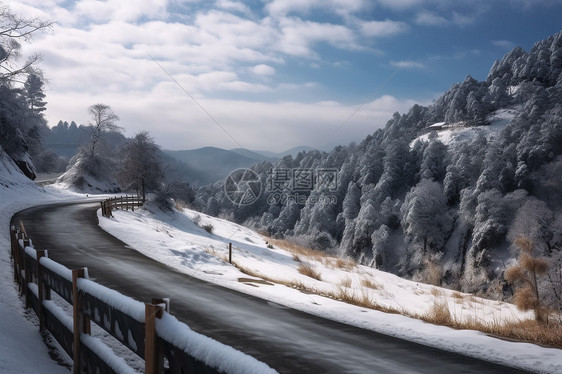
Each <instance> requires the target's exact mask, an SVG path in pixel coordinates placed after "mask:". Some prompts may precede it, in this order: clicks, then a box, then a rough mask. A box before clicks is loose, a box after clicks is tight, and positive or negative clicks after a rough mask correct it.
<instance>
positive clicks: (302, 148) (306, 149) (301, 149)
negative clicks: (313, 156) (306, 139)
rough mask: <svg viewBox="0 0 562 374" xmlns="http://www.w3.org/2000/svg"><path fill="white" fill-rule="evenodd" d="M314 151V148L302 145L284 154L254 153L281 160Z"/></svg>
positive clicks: (260, 151)
mask: <svg viewBox="0 0 562 374" xmlns="http://www.w3.org/2000/svg"><path fill="white" fill-rule="evenodd" d="M313 150H314V148H312V147H308V146H306V145H300V146H297V147H293V148H291V149H287V150H286V151H284V152H271V151H262V150H259V151H253V152H255V153H258V154H260V155H263V156H266V157H269V158H274V159H280V158H283V157H285V156H288V155H291V156H293V157H295V156H296V155H297V154H299V153H300V152H310V151H313Z"/></svg>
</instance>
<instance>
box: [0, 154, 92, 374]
mask: <svg viewBox="0 0 562 374" xmlns="http://www.w3.org/2000/svg"><path fill="white" fill-rule="evenodd" d="M81 198H83V196H82V195H77V194H70V193H67V192H62V191H56V190H54V189H52V188H50V187H38V186H36V185H35V184H34V183H33V182H32V181H31V180H29V179H28V178H27V177H26V176H24V175H23V174H22V173H21V172H20V171H19V169H18V168H17V166H16V165H15V164H14V162H13V161H12V160H11V159H10V158H9V157H8V156H6V154H5V153H4V152H3V151H2V150H1V149H0V211H1V212H2V214H1V215H0V227H2V228H3V229H2V230H0V287H1V288H2V297H1V298H0V316H3V317H4V318H0V371H1V372H2V373H45V374H59V373H60V374H62V373H68V369H66V368H65V367H63V366H60V365H58V364H57V363H56V362H55V361H53V360H52V359H51V358H50V357H49V352H48V348H47V346H46V345H45V344H44V343H43V340H42V338H41V335H40V334H39V328H38V326H37V325H36V324H34V323H33V322H32V321H30V319H31V320H34V318H33V317H29V314H26V313H25V312H24V307H23V303H22V300H21V299H20V297H19V295H18V292H17V288H16V286H15V284H14V279H13V272H12V263H11V260H10V233H9V230H8V228H9V224H10V219H11V217H12V215H13V214H14V213H16V212H18V211H20V210H22V209H25V208H28V207H31V206H34V205H39V204H48V203H54V202H57V201H63V200H71V199H81ZM7 316H9V318H8V317H7ZM30 352H32V357H31V359H30ZM61 355H64V353H62V351H61Z"/></svg>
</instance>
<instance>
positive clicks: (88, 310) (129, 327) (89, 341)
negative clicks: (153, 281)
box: [10, 222, 276, 374]
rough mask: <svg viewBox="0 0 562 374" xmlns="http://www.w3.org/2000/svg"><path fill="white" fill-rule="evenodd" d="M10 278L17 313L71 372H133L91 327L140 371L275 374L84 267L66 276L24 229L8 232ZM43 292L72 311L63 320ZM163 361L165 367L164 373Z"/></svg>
mask: <svg viewBox="0 0 562 374" xmlns="http://www.w3.org/2000/svg"><path fill="white" fill-rule="evenodd" d="M10 238H11V257H12V261H13V270H14V280H15V281H16V283H17V284H18V286H19V291H20V294H21V295H22V296H23V297H24V298H25V307H26V308H32V309H33V310H34V311H35V313H36V314H37V316H38V318H39V329H40V331H45V330H48V331H49V332H50V333H51V335H52V336H53V337H54V338H55V339H56V340H57V342H58V343H59V344H60V346H61V347H62V348H63V350H64V351H65V352H66V353H67V354H68V355H69V357H71V358H72V359H73V361H74V369H73V370H74V373H100V374H105V373H136V371H134V370H133V369H131V368H130V367H129V366H128V365H127V364H126V362H125V360H124V359H123V358H122V357H118V356H117V355H116V354H115V353H114V352H113V350H111V348H109V347H108V346H106V345H105V344H104V343H103V342H102V341H101V340H99V339H97V338H94V337H92V336H91V335H90V332H91V323H92V322H94V323H95V324H97V325H99V326H100V327H101V328H102V329H104V330H105V331H107V332H108V333H109V334H110V335H111V336H113V337H114V338H116V339H117V340H118V341H119V342H120V343H121V344H123V345H124V346H126V347H127V348H129V349H130V350H131V351H132V352H134V353H135V354H136V355H138V356H139V357H140V358H142V359H144V361H145V373H147V374H153V373H154V374H159V373H164V372H165V373H170V374H180V373H205V374H214V373H233V374H250V373H275V372H276V371H275V370H273V369H271V368H270V367H269V366H267V365H266V364H264V363H263V362H260V361H258V360H256V359H255V358H253V357H250V356H248V355H246V354H244V353H242V352H240V351H237V350H235V349H234V348H232V347H229V346H226V345H224V344H222V343H219V342H217V341H215V340H213V339H211V338H208V337H206V336H204V335H201V334H199V333H196V332H194V331H192V330H191V329H190V328H189V327H188V326H187V325H185V324H184V323H181V322H179V321H178V320H177V319H176V318H175V317H173V316H172V315H170V314H169V302H167V300H162V299H153V300H152V302H151V303H146V304H145V303H141V302H139V301H136V300H134V299H132V298H130V297H128V296H125V295H122V294H120V293H119V292H117V291H115V290H112V289H110V288H107V287H105V286H102V285H100V284H98V283H96V282H93V281H91V280H89V279H88V272H87V269H86V268H82V269H76V270H70V269H68V268H67V267H65V266H63V265H61V264H59V263H57V262H55V261H53V260H51V259H50V258H48V254H47V251H44V250H36V249H35V248H33V244H32V242H31V240H30V239H29V238H28V237H27V234H26V232H25V228H24V226H23V224H22V223H21V222H20V227H19V228H16V227H14V226H12V227H11V228H10ZM51 292H55V293H56V294H58V295H59V296H60V297H61V298H62V299H63V300H65V301H66V302H68V303H69V304H71V305H72V309H73V315H72V316H69V315H68V314H66V312H64V311H63V310H62V309H61V308H60V307H59V306H58V305H56V304H55V303H54V302H53V301H52V300H51ZM164 359H166V362H167V367H164V362H165V360H164Z"/></svg>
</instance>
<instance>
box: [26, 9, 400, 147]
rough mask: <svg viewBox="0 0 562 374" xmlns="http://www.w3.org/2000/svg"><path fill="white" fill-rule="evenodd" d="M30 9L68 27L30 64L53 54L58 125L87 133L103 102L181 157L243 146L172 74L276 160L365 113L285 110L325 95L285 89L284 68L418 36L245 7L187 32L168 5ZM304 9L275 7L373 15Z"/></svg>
mask: <svg viewBox="0 0 562 374" xmlns="http://www.w3.org/2000/svg"><path fill="white" fill-rule="evenodd" d="M23 1H24V3H23V5H19V8H18V9H21V10H22V11H23V12H24V14H33V15H46V16H48V18H55V17H58V16H61V18H62V21H60V19H58V18H57V20H59V21H60V22H58V24H57V26H56V27H55V30H54V32H53V33H52V34H46V35H43V36H40V37H38V38H37V41H36V42H35V43H33V44H32V45H27V44H26V45H25V46H24V48H25V51H24V52H25V53H31V52H35V51H37V52H41V53H42V54H43V55H44V60H43V62H42V64H41V67H42V68H43V69H44V71H45V75H46V76H47V77H48V78H49V80H50V82H51V83H50V85H49V87H48V91H47V92H46V93H47V101H48V105H47V111H46V116H47V118H48V119H49V121H50V124H51V125H54V124H56V123H57V122H58V121H59V120H61V119H62V120H75V121H76V122H77V123H86V122H87V121H88V120H89V118H88V115H87V108H88V106H90V105H92V104H93V103H97V102H102V103H106V104H108V105H110V106H111V107H112V108H113V109H114V110H115V112H116V113H117V114H118V115H119V116H120V117H121V124H122V125H123V126H125V128H126V129H127V130H128V131H127V135H133V134H134V133H136V132H137V131H139V130H148V131H151V132H152V134H153V135H154V136H155V138H156V140H157V141H158V142H159V143H160V144H161V145H162V146H163V147H164V148H175V149H181V148H184V149H185V148H195V147H200V146H205V145H210V144H212V145H216V146H223V147H228V148H233V147H236V146H237V145H236V144H232V140H231V139H230V138H229V137H228V136H226V135H225V134H224V132H222V130H221V129H220V128H219V127H218V126H217V125H216V124H215V123H213V121H212V120H211V119H210V118H209V117H208V116H207V115H206V114H205V113H204V112H203V111H202V110H201V109H200V108H199V107H198V106H197V105H196V104H195V103H194V102H193V101H192V100H191V99H190V98H189V96H188V95H186V93H185V92H184V91H183V90H182V88H180V87H179V86H178V85H177V84H176V83H175V82H173V80H172V79H171V78H170V76H169V75H168V74H171V75H172V76H173V77H174V78H175V79H176V80H177V81H178V82H179V83H180V84H181V86H182V87H183V88H184V89H185V90H186V91H187V92H189V93H190V94H191V95H192V96H193V97H195V98H196V99H197V100H198V101H199V102H200V103H201V105H203V106H204V107H205V108H206V109H207V110H208V111H209V112H210V113H211V114H212V115H213V116H214V117H215V118H216V119H217V120H218V121H219V122H220V123H221V124H222V125H223V126H224V127H225V128H226V129H227V130H228V131H229V132H231V133H232V134H234V135H235V136H236V138H237V139H239V141H240V142H241V145H243V146H245V147H250V148H264V147H268V144H273V143H274V144H275V147H276V149H275V150H283V149H286V148H289V147H292V146H294V145H297V144H309V145H313V146H320V144H318V143H319V142H321V140H322V139H321V138H322V137H323V136H327V134H328V133H329V131H330V130H331V131H333V130H334V129H335V128H337V127H338V126H340V125H341V123H342V122H343V121H344V120H346V119H347V118H348V117H349V115H350V114H351V113H353V112H354V111H355V110H356V106H354V105H344V104H341V103H338V102H335V101H331V102H326V101H324V102H319V103H297V102H288V101H286V99H285V100H283V99H282V97H283V96H282V95H286V96H285V97H298V96H299V95H301V94H302V93H303V92H304V93H306V91H307V90H319V89H322V87H321V84H320V83H318V82H313V81H310V78H308V80H306V81H295V82H283V81H278V80H275V78H278V77H277V74H276V66H278V64H286V63H287V61H286V59H288V58H289V57H292V56H297V57H301V59H302V60H304V62H303V65H310V63H311V62H315V63H318V66H324V65H323V64H324V61H321V57H322V56H321V55H319V54H318V48H317V47H318V45H320V44H324V45H329V46H331V47H334V48H337V49H343V50H354V49H359V48H360V46H359V45H358V42H357V38H358V37H359V36H358V35H357V34H356V32H357V30H358V28H359V29H360V30H361V31H362V32H364V33H365V34H364V35H366V36H371V37H378V36H390V35H394V34H397V33H400V32H404V31H406V30H408V27H407V25H406V24H404V23H401V22H395V21H390V20H386V21H378V22H377V21H369V22H364V23H363V24H361V25H360V26H357V24H355V23H353V22H354V21H355V20H357V18H355V16H350V18H347V19H344V21H343V22H340V23H321V22H314V21H311V20H306V19H302V18H299V17H293V16H286V15H281V16H275V17H273V16H271V17H270V16H265V17H263V18H261V19H260V18H258V17H257V15H252V16H249V17H245V16H244V15H246V14H248V13H247V9H246V8H244V6H242V5H243V4H241V3H240V2H235V1H229V0H219V1H218V2H216V3H213V4H216V6H218V7H219V8H218V9H208V8H206V7H205V6H203V5H201V6H202V7H199V5H198V6H197V7H194V10H193V12H192V13H190V14H189V19H181V22H180V21H179V20H178V18H177V17H174V18H173V20H171V19H170V15H169V14H167V12H168V11H169V9H167V8H166V6H165V5H166V1H164V0H161V1H157V2H151V1H149V0H143V1H139V2H134V3H133V2H131V3H129V4H125V5H123V4H121V3H122V2H118V1H116V0H109V1H106V2H101V1H93V0H81V1H79V2H77V3H76V5H75V6H73V7H69V8H64V7H63V6H62V5H61V4H67V2H62V3H61V2H55V1H54V0H50V1H49V0H47V1H46V2H41V1H37V0H23ZM298 3H303V2H291V1H288V0H287V1H274V2H272V3H270V5H271V7H270V8H268V9H269V10H270V11H273V10H275V7H273V4H276V6H277V7H278V8H277V9H278V12H279V13H277V14H283V12H284V11H283V6H282V5H283V4H284V6H285V8H284V9H286V10H287V12H295V11H304V12H306V11H308V10H307V9H313V8H314V9H317V7H320V6H322V4H324V5H325V6H326V7H327V8H328V9H329V10H330V11H332V12H334V14H338V15H342V16H343V15H346V16H349V15H351V14H353V13H356V12H358V11H359V10H361V9H363V7H365V6H366V5H365V4H366V3H365V2H364V1H362V0H355V1H346V0H330V1H328V2H324V1H321V0H313V1H311V4H312V5H310V6H311V7H313V8H306V7H305V8H306V9H305V8H299V6H300V5H298ZM304 3H306V2H304ZM43 4H45V5H43ZM117 4H121V5H123V8H119V7H117ZM151 4H153V5H154V8H151V6H150V5H151ZM201 4H207V5H208V3H206V2H201ZM183 5H184V6H189V4H187V5H185V4H183ZM132 8H135V9H132ZM33 12H35V13H33ZM230 12H234V13H230ZM149 54H150V55H149ZM151 56H153V57H154V58H155V59H156V60H157V61H158V63H157V62H155V61H153V60H152V58H151ZM301 62H302V61H301ZM159 65H160V66H159ZM163 69H165V71H164V70H163ZM233 93H235V94H236V96H238V97H240V98H244V97H245V96H244V95H243V94H244V93H250V94H255V93H268V94H271V93H275V94H278V96H276V97H278V98H279V97H281V99H278V100H279V102H271V103H267V102H252V101H248V100H244V99H240V100H226V99H222V100H219V99H217V97H230V96H232V95H233ZM225 95H227V96H225ZM289 95H290V96H289ZM272 96H274V95H273V94H272ZM294 100H297V99H294ZM409 105H410V102H409V101H407V100H406V101H402V100H398V99H390V98H389V97H385V98H381V99H378V100H376V101H375V102H373V103H370V104H369V105H366V106H365V107H364V108H363V109H362V110H361V111H359V112H358V113H357V114H356V115H355V116H354V118H353V120H352V121H351V122H350V123H349V124H348V125H346V126H345V131H341V132H339V133H338V134H337V136H336V137H335V138H333V139H330V141H333V142H335V144H346V143H349V142H350V141H359V140H361V139H362V138H363V137H364V136H366V135H367V134H370V133H372V132H373V131H374V130H375V129H376V128H378V127H381V126H384V124H385V123H386V121H387V120H388V119H389V118H390V116H391V115H392V113H393V112H394V111H396V110H407V109H408V108H407V107H406V106H409ZM272 140H274V142H272ZM335 144H334V145H335Z"/></svg>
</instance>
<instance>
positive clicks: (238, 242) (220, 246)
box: [0, 152, 562, 374]
mask: <svg viewBox="0 0 562 374" xmlns="http://www.w3.org/2000/svg"><path fill="white" fill-rule="evenodd" d="M83 198H84V195H80V194H76V193H72V192H68V191H65V190H61V189H56V188H53V187H45V188H41V187H37V186H36V185H35V184H34V183H32V182H31V181H29V180H28V179H27V178H26V177H24V176H23V175H22V174H21V173H19V171H17V170H16V168H15V167H14V165H13V163H11V162H10V161H9V160H7V159H6V158H5V157H4V156H3V153H1V152H0V210H1V211H2V214H1V215H0V227H4V229H2V230H0V287H1V288H2V290H3V291H2V298H0V315H1V316H3V317H4V318H1V319H0V373H46V374H53V373H57V374H58V373H68V369H67V368H65V367H63V366H60V365H58V364H57V363H56V362H55V361H53V360H51V359H50V357H49V354H48V349H47V347H46V346H45V344H44V343H43V341H42V338H41V336H40V335H39V332H38V326H37V322H36V318H35V317H34V316H33V313H26V312H25V311H24V308H23V304H22V301H21V299H20V298H19V296H18V292H17V288H16V286H15V284H14V282H13V279H12V269H11V261H10V258H9V257H10V255H9V253H10V248H9V246H10V241H9V232H8V225H9V220H10V218H11V216H12V215H13V214H14V213H15V212H17V211H19V210H22V209H25V208H27V207H30V206H34V205H40V204H47V203H54V202H58V201H68V200H77V199H83ZM114 214H115V218H114V219H105V218H103V219H102V218H100V221H101V225H102V227H103V228H104V229H106V230H107V231H109V232H111V233H112V234H114V235H115V236H117V237H119V238H121V239H122V240H123V241H125V242H127V243H128V244H129V245H130V246H132V247H134V248H136V249H137V250H139V251H140V252H142V253H144V254H146V255H148V256H150V257H152V258H155V259H157V260H158V261H161V262H163V263H166V264H168V265H169V266H171V267H173V268H175V269H177V270H178V271H181V272H184V273H187V274H189V275H192V276H194V277H197V278H201V279H204V280H207V281H210V282H214V283H218V284H221V285H223V286H226V287H229V288H232V289H236V290H239V291H242V292H246V293H248V294H252V295H256V296H259V297H262V298H264V299H268V300H271V301H275V302H277V303H280V304H284V305H287V306H290V307H293V308H296V309H300V310H303V311H306V312H309V313H313V314H316V315H319V316H323V317H326V318H331V319H334V320H338V321H342V322H344V323H348V324H351V325H354V326H358V327H361V328H366V329H371V330H375V331H379V332H383V333H386V334H389V335H393V336H397V337H402V338H405V339H408V340H412V341H416V342H420V343H423V344H427V345H431V346H435V347H438V348H442V349H447V350H452V351H456V352H461V353H464V354H467V355H470V356H474V357H481V358H484V359H488V360H490V361H494V362H499V363H504V364H508V365H514V366H516V367H519V368H523V369H527V370H531V371H536V372H543V373H560V372H562V351H560V350H557V349H547V348H541V347H538V346H535V345H532V344H525V343H510V342H506V341H501V340H498V339H493V338H490V337H487V336H485V335H484V334H482V333H479V332H474V331H457V330H452V329H449V328H445V327H439V326H433V325H430V324H427V323H423V322H420V321H418V320H414V319H411V318H406V317H403V316H400V315H394V314H384V313H380V312H377V311H373V310H366V309H364V308H360V307H355V306H351V305H348V304H344V303H342V302H338V301H335V300H333V299H330V298H326V297H321V296H316V295H312V294H304V293H302V292H300V291H298V290H295V289H293V288H290V287H286V286H282V285H264V284H261V283H259V282H254V283H247V282H246V283H242V282H239V278H249V277H248V276H247V275H245V274H243V273H241V272H240V271H239V270H237V269H236V268H235V267H233V266H232V265H230V264H228V263H226V262H225V261H223V260H221V259H219V258H218V257H221V256H223V257H224V256H226V254H227V247H226V245H227V243H228V242H232V243H233V247H234V254H233V259H234V260H235V261H236V262H237V263H238V264H239V265H241V266H244V267H245V268H248V269H251V270H253V271H256V272H259V273H261V274H268V275H269V276H270V277H271V278H275V279H279V280H284V281H289V282H293V281H297V282H302V283H303V284H304V285H306V286H307V287H312V288H315V289H317V290H318V291H322V292H331V291H339V290H340V289H343V290H345V291H346V292H351V293H353V292H356V293H358V294H361V295H363V293H367V294H368V297H372V298H373V299H376V300H377V302H379V303H380V304H383V305H388V306H392V307H394V308H398V309H401V310H408V311H410V312H414V313H424V312H425V311H427V310H428V309H429V308H430V306H432V305H433V303H434V300H438V302H446V303H447V305H448V307H449V309H450V311H451V313H453V315H454V316H455V318H459V319H464V318H469V316H473V317H474V318H477V319H482V320H506V319H521V318H526V317H527V315H525V314H521V313H520V312H518V311H517V310H516V309H515V308H514V307H513V306H512V305H509V304H503V303H496V302H492V301H487V300H482V299H478V298H475V297H472V296H469V295H460V294H458V293H457V294H455V293H452V292H451V291H448V290H442V289H438V288H436V287H432V286H426V285H422V284H418V283H415V282H408V281H405V280H402V279H400V278H397V277H395V276H393V275H390V274H387V273H382V272H378V271H376V270H374V269H371V268H368V267H362V266H346V265H345V264H343V265H342V264H338V263H337V261H336V260H329V259H328V260H326V259H324V260H322V259H312V258H311V259H307V258H305V257H303V258H301V261H303V262H308V263H309V264H310V265H311V266H313V267H314V268H315V269H316V270H317V271H318V272H319V273H321V279H322V280H321V281H318V280H314V279H312V278H309V277H306V276H304V275H302V274H300V273H299V272H298V271H297V268H298V266H299V264H300V263H299V262H297V261H295V258H294V255H293V254H292V253H289V252H287V251H285V250H282V249H279V248H273V249H270V248H268V247H267V245H266V243H265V241H264V239H263V238H262V237H260V236H259V235H258V234H257V233H255V232H252V231H251V230H248V229H246V228H244V227H241V226H238V225H235V224H232V223H230V222H227V221H223V220H219V219H216V218H212V217H208V216H205V215H198V213H196V212H193V211H185V212H184V213H180V212H176V213H175V214H174V215H173V216H170V215H165V214H163V213H162V212H160V211H158V210H155V209H154V210H153V212H151V211H150V210H147V209H143V210H141V211H137V212H135V213H132V212H119V211H118V212H115V213H114ZM196 216H199V217H200V218H199V221H200V222H199V225H196V224H195V223H194V219H195V218H196ZM206 224H211V225H212V226H213V227H214V230H213V234H209V233H207V232H206V231H205V230H204V229H202V228H200V226H204V225H206ZM365 279H369V280H371V281H372V286H375V287H376V288H377V289H371V288H368V287H365V286H362V281H363V280H365ZM6 316H10V317H9V318H6Z"/></svg>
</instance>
